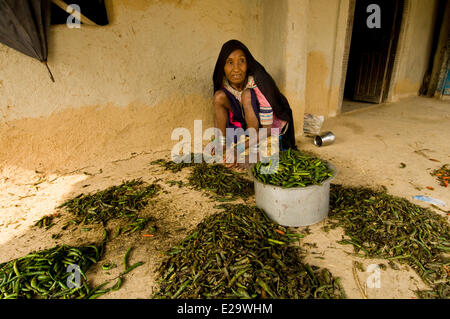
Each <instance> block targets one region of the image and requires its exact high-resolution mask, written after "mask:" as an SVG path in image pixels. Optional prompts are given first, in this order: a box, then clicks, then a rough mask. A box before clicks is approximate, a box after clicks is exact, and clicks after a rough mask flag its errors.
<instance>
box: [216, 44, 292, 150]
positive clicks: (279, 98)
mask: <svg viewBox="0 0 450 319" xmlns="http://www.w3.org/2000/svg"><path fill="white" fill-rule="evenodd" d="M239 49H240V50H242V51H243V52H244V54H245V57H246V59H247V76H249V75H252V76H253V78H254V79H255V83H256V85H257V86H258V88H259V90H260V91H261V92H262V94H263V95H264V96H265V98H266V99H267V101H268V102H269V103H270V105H271V106H272V109H273V112H274V113H275V115H276V116H277V117H278V118H280V119H282V120H285V121H287V122H289V126H288V131H287V132H286V133H285V135H286V137H287V140H286V143H287V145H284V146H285V147H287V148H296V147H295V135H294V123H293V118H292V110H291V107H290V106H289V102H288V100H287V99H286V97H285V96H284V95H283V94H282V93H281V92H280V90H279V89H278V87H277V85H276V84H275V81H274V80H273V78H272V77H271V76H270V74H269V73H267V71H266V69H265V68H264V67H263V66H262V65H261V64H260V63H259V62H258V61H256V60H255V58H254V57H253V55H252V54H251V53H250V51H249V50H248V48H247V47H246V46H245V45H244V44H243V43H242V42H240V41H238V40H230V41H227V42H225V44H224V45H223V46H222V49H221V50H220V54H219V57H218V58H217V62H216V66H215V68H214V73H213V85H214V93H216V91H218V90H220V89H221V88H222V82H223V78H224V76H225V71H224V67H225V63H226V61H227V58H228V56H229V55H230V54H231V53H232V52H233V51H235V50H239Z"/></svg>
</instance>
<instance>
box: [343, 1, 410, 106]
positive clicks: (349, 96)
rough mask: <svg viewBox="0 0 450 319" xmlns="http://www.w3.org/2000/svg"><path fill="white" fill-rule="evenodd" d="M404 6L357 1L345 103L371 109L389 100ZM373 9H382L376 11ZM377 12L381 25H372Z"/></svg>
mask: <svg viewBox="0 0 450 319" xmlns="http://www.w3.org/2000/svg"><path fill="white" fill-rule="evenodd" d="M403 4H404V1H403V0H394V1H393V0H356V5H355V13H354V20H353V30H352V39H351V45H350V53H349V61H348V68H347V75H346V81H345V88H344V101H359V102H365V103H364V104H366V105H368V104H367V103H382V102H384V101H385V100H386V98H387V95H388V89H389V82H390V79H391V73H392V69H393V64H394V57H395V52H396V48H397V42H398V35H399V33H400V25H401V17H402V13H403ZM373 5H377V6H378V8H375V9H374V6H373ZM369 6H370V7H369ZM378 9H379V10H378ZM376 12H378V13H379V17H380V19H379V22H380V24H379V25H377V24H376V23H375V24H374V25H372V24H371V23H370V22H372V23H374V22H377V20H376V16H374V14H375V15H376V14H377V13H376ZM370 26H372V28H370ZM345 104H346V103H343V105H342V111H343V112H346V111H348V110H346V106H345ZM347 104H352V103H347ZM354 104H355V103H354V102H353V106H352V107H353V108H354ZM364 104H362V106H364Z"/></svg>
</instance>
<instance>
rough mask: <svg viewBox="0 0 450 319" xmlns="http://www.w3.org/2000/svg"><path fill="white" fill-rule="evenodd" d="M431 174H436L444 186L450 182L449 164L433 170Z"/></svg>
mask: <svg viewBox="0 0 450 319" xmlns="http://www.w3.org/2000/svg"><path fill="white" fill-rule="evenodd" d="M431 175H433V176H436V177H437V178H438V180H439V182H441V185H442V186H445V187H448V183H449V182H450V168H449V164H445V165H444V166H442V167H441V168H439V169H437V170H435V171H433V173H431Z"/></svg>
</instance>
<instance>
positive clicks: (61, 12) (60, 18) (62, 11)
mask: <svg viewBox="0 0 450 319" xmlns="http://www.w3.org/2000/svg"><path fill="white" fill-rule="evenodd" d="M59 2H60V3H62V4H64V6H62V7H60V6H59V5H57V4H56V2H55V1H54V3H52V6H51V11H52V22H51V23H52V24H65V23H66V22H67V18H68V17H69V13H68V12H67V11H66V7H67V6H68V5H69V4H71V5H77V6H78V7H79V9H80V13H81V14H82V15H83V16H84V17H86V18H88V19H89V20H91V21H92V22H93V23H95V24H96V25H98V26H105V25H108V24H109V20H108V14H107V12H106V5H105V1H104V0H70V1H69V0H64V1H59ZM80 22H81V23H82V24H83V23H84V22H83V18H82V19H81V21H80Z"/></svg>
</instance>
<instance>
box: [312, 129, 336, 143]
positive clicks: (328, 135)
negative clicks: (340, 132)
mask: <svg viewBox="0 0 450 319" xmlns="http://www.w3.org/2000/svg"><path fill="white" fill-rule="evenodd" d="M335 140H336V136H335V135H334V134H333V132H325V133H322V134H320V135H316V136H315V137H314V145H316V146H319V147H320V146H325V145H330V144H332V143H333V142H334V141H335Z"/></svg>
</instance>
